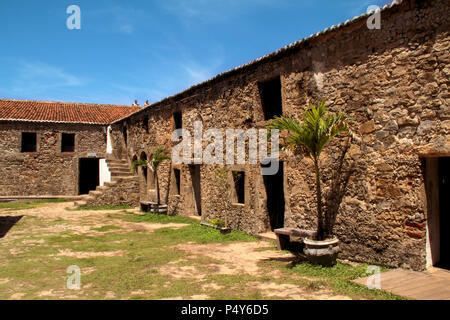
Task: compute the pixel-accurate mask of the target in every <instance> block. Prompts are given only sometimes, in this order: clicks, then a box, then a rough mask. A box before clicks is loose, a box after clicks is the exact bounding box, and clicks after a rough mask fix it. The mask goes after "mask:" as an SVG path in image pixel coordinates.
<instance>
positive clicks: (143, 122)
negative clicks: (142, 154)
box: [142, 116, 148, 133]
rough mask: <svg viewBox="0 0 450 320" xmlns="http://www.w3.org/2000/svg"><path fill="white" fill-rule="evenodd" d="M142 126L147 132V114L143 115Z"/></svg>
mask: <svg viewBox="0 0 450 320" xmlns="http://www.w3.org/2000/svg"><path fill="white" fill-rule="evenodd" d="M142 127H143V128H144V130H145V132H146V133H148V116H145V117H144V119H143V120H142Z"/></svg>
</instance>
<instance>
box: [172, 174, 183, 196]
mask: <svg viewBox="0 0 450 320" xmlns="http://www.w3.org/2000/svg"><path fill="white" fill-rule="evenodd" d="M173 175H174V177H175V188H176V189H175V194H177V195H180V194H181V170H180V169H173Z"/></svg>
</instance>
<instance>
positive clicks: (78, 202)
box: [75, 201, 87, 207]
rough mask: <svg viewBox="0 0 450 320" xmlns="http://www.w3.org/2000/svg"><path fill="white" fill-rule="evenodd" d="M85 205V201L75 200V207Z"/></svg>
mask: <svg viewBox="0 0 450 320" xmlns="http://www.w3.org/2000/svg"><path fill="white" fill-rule="evenodd" d="M85 205H87V202H86V201H75V206H76V207H82V206H85Z"/></svg>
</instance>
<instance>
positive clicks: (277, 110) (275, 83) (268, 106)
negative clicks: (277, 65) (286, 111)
mask: <svg viewBox="0 0 450 320" xmlns="http://www.w3.org/2000/svg"><path fill="white" fill-rule="evenodd" d="M259 94H260V96H261V104H262V107H263V112H264V119H265V120H270V119H272V118H274V117H275V116H281V114H282V113H283V103H282V97H281V80H280V77H278V78H276V79H274V80H270V81H265V82H260V83H259Z"/></svg>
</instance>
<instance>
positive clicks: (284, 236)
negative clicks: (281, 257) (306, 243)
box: [274, 228, 317, 250]
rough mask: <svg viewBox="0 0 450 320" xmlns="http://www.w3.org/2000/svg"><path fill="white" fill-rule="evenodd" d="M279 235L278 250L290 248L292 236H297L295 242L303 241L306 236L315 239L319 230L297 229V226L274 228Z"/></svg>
mask: <svg viewBox="0 0 450 320" xmlns="http://www.w3.org/2000/svg"><path fill="white" fill-rule="evenodd" d="M274 232H275V234H276V235H277V247H278V250H286V249H288V248H289V246H290V244H291V242H294V241H292V240H291V237H295V238H297V240H296V241H295V242H300V243H302V242H303V239H304V238H310V239H313V238H314V237H315V236H316V234H317V232H316V231H312V230H305V229H296V228H280V229H275V230H274Z"/></svg>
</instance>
